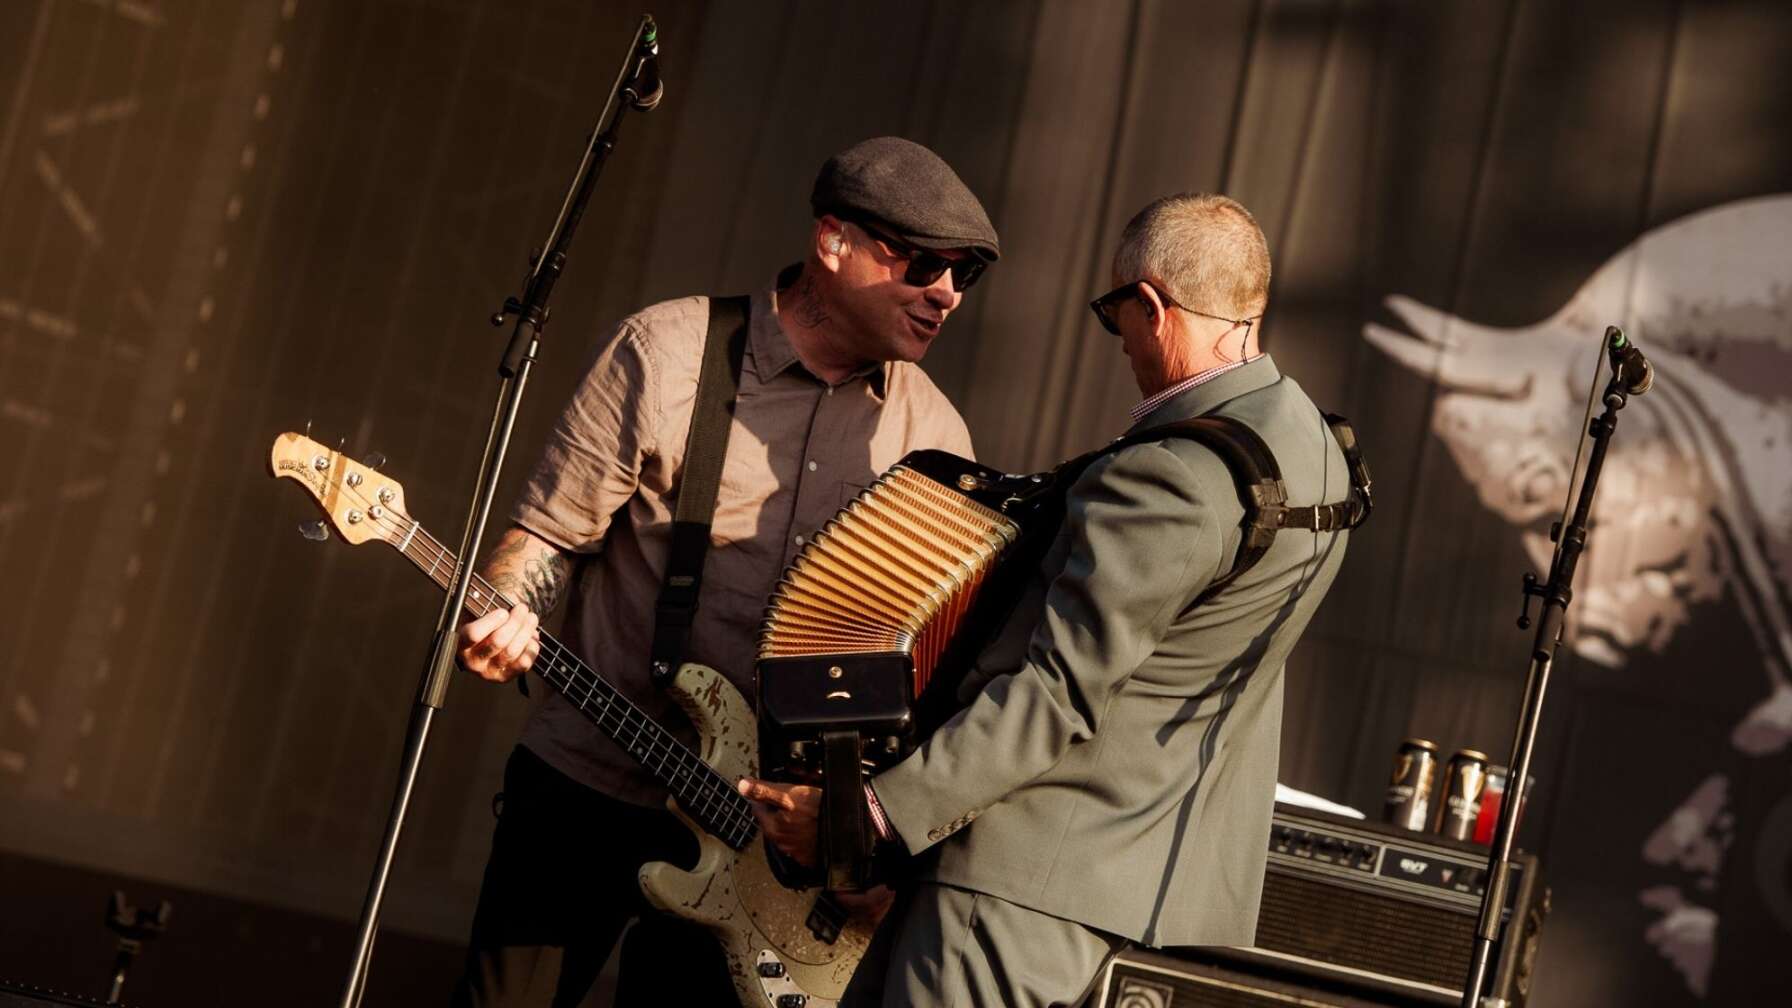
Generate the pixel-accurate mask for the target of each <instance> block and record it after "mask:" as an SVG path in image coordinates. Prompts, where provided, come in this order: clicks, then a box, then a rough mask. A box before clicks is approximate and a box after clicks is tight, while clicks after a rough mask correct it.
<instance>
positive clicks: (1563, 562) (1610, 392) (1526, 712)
mask: <svg viewBox="0 0 1792 1008" xmlns="http://www.w3.org/2000/svg"><path fill="white" fill-rule="evenodd" d="M1614 331H1615V327H1614V329H1610V330H1607V334H1608V338H1610V334H1611V333H1612V332H1614ZM1622 339H1623V336H1622V334H1621V333H1620V334H1619V335H1618V336H1617V337H1616V341H1615V342H1617V343H1618V345H1625V344H1623V343H1622V342H1621V341H1622ZM1639 360H1640V358H1639ZM1614 364H1616V362H1615V361H1614ZM1629 371H1630V366H1628V364H1626V365H1623V366H1614V367H1613V369H1612V378H1611V381H1610V382H1609V383H1607V384H1606V386H1605V392H1604V395H1603V399H1604V403H1605V412H1603V413H1601V414H1600V415H1599V416H1598V417H1596V418H1595V419H1594V420H1593V422H1592V423H1591V424H1590V425H1589V426H1588V431H1587V433H1588V435H1589V436H1590V437H1591V438H1592V439H1593V449H1592V451H1591V452H1590V453H1589V454H1588V456H1587V472H1586V475H1585V476H1584V477H1582V479H1581V484H1580V496H1579V498H1578V499H1577V501H1576V503H1575V506H1574V516H1573V518H1571V519H1569V521H1568V523H1567V524H1566V525H1565V526H1564V525H1558V526H1557V527H1556V528H1555V529H1554V530H1553V531H1554V532H1555V535H1556V540H1557V543H1558V548H1557V550H1556V555H1555V560H1554V562H1553V563H1552V564H1551V565H1550V572H1549V581H1548V582H1547V583H1544V584H1538V582H1537V575H1535V574H1532V573H1529V572H1528V571H1527V572H1526V573H1525V575H1524V605H1523V608H1522V609H1521V611H1520V614H1519V617H1518V627H1519V629H1521V630H1523V629H1527V628H1529V627H1530V625H1531V617H1530V606H1531V598H1532V597H1536V598H1539V599H1542V607H1541V609H1540V611H1539V613H1538V621H1537V636H1536V639H1535V642H1534V643H1533V644H1532V645H1531V667H1530V673H1529V675H1528V676H1527V677H1526V679H1525V685H1524V702H1523V705H1522V706H1521V707H1520V708H1519V715H1518V730H1517V733H1516V735H1515V736H1514V738H1513V740H1512V761H1511V763H1510V764H1508V767H1509V769H1508V770H1507V774H1506V792H1505V796H1504V797H1503V798H1502V799H1501V802H1500V815H1499V821H1498V825H1497V826H1496V827H1495V828H1494V832H1493V851H1492V855H1491V860H1490V861H1489V863H1488V872H1487V887H1486V888H1485V889H1484V890H1483V891H1482V893H1481V919H1480V924H1479V926H1478V927H1477V928H1476V930H1475V942H1474V954H1473V958H1472V959H1471V960H1470V966H1469V975H1468V984H1467V986H1465V987H1463V989H1462V1003H1461V1008H1477V1006H1478V1005H1479V1004H1480V999H1481V988H1482V986H1483V985H1484V984H1485V983H1486V980H1487V970H1488V965H1489V963H1490V961H1491V959H1492V955H1493V943H1494V941H1495V940H1496V939H1497V938H1498V937H1499V934H1500V923H1501V921H1500V918H1501V917H1502V916H1503V915H1504V914H1505V910H1506V890H1507V888H1508V887H1509V886H1510V884H1511V877H1512V864H1511V858H1512V835H1513V834H1514V833H1515V832H1517V826H1518V813H1519V810H1520V809H1521V808H1522V807H1523V805H1524V799H1525V791H1526V790H1527V788H1526V781H1527V780H1528V779H1529V777H1530V771H1531V752H1532V750H1533V749H1534V748H1535V746H1536V742H1537V725H1538V722H1539V721H1540V720H1541V718H1542V715H1543V693H1544V690H1545V689H1547V688H1548V686H1549V670H1550V666H1551V665H1553V664H1554V663H1555V654H1556V648H1557V647H1558V646H1560V644H1561V635H1562V625H1563V621H1564V618H1565V617H1566V615H1567V612H1568V603H1569V601H1570V600H1571V599H1572V598H1573V596H1574V572H1575V568H1576V567H1577V566H1578V565H1579V563H1580V555H1581V553H1582V551H1583V550H1585V548H1586V544H1587V520H1588V516H1589V515H1590V514H1591V513H1592V510H1593V493H1594V491H1595V489H1596V488H1597V486H1598V483H1599V471H1600V469H1601V468H1603V467H1604V465H1605V452H1606V449H1607V448H1608V447H1609V446H1610V444H1611V438H1612V435H1613V434H1614V433H1616V432H1617V429H1618V411H1619V410H1621V409H1623V408H1624V405H1625V403H1626V402H1628V401H1629V397H1630V396H1631V395H1640V394H1641V393H1642V392H1643V391H1645V390H1647V388H1648V381H1649V378H1648V373H1647V372H1646V371H1644V372H1643V373H1641V374H1639V375H1636V376H1631V375H1628V374H1627V372H1629ZM1505 1004H1506V1002H1505V1001H1503V1000H1493V999H1489V1000H1488V1002H1487V1005H1488V1008H1504V1006H1505Z"/></svg>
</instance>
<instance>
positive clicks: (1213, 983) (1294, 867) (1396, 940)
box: [1102, 805, 1549, 1008]
mask: <svg viewBox="0 0 1792 1008" xmlns="http://www.w3.org/2000/svg"><path fill="white" fill-rule="evenodd" d="M1269 844H1270V850H1269V864H1268V868H1267V871H1266V873H1265V876H1264V879H1263V903H1262V909H1261V911H1260V912H1259V914H1258V919H1257V937H1256V942H1255V943H1254V945H1252V946H1251V947H1249V948H1200V949H1169V950H1165V952H1164V953H1163V954H1151V953H1145V952H1137V953H1128V954H1127V955H1126V956H1123V957H1120V958H1119V959H1117V960H1116V963H1115V966H1114V967H1113V969H1114V971H1117V975H1118V977H1119V978H1118V979H1112V982H1110V983H1108V984H1107V985H1106V988H1105V989H1106V990H1107V991H1108V993H1107V994H1106V995H1104V997H1106V998H1107V1000H1104V1001H1102V1004H1104V1005H1109V1004H1112V1005H1119V1004H1127V1005H1128V1006H1129V1008H1151V1006H1154V1005H1156V1004H1158V1003H1160V1002H1155V1001H1152V1000H1150V999H1149V998H1145V999H1144V1000H1138V1001H1136V1002H1128V1001H1122V1000H1116V999H1118V998H1119V997H1120V987H1121V986H1123V985H1124V986H1127V987H1128V989H1134V990H1138V991H1147V990H1150V989H1151V987H1150V984H1151V983H1154V982H1156V983H1159V984H1160V986H1161V985H1163V984H1165V983H1167V982H1168V981H1166V980H1163V979H1162V977H1163V976H1165V975H1167V973H1166V971H1170V972H1174V971H1176V970H1186V971H1189V972H1187V974H1186V977H1185V979H1186V980H1187V983H1188V984H1190V985H1193V986H1190V987H1188V989H1187V991H1186V992H1185V993H1183V994H1181V995H1180V997H1181V999H1180V1000H1177V999H1175V998H1174V997H1172V999H1171V1000H1167V1001H1163V1002H1161V1003H1162V1004H1164V1005H1172V1004H1173V1005H1178V1006H1181V1005H1235V1004H1236V1005H1258V1004H1264V1005H1271V1004H1275V1005H1333V1004H1337V1005H1355V1004H1375V1005H1390V1004H1391V1005H1431V1004H1435V1005H1457V1004H1460V1003H1461V1000H1462V994H1461V991H1462V984H1463V981H1464V980H1466V979H1467V978H1468V970H1469V960H1470V957H1471V955H1472V952H1473V946H1474V936H1475V926H1476V924H1477V923H1478V921H1479V919H1480V906H1481V894H1482V892H1483V891H1484V890H1485V889H1486V881H1487V861H1488V852H1487V848H1485V847H1481V846H1478V845H1475V844H1468V843H1460V842H1457V841H1453V840H1447V839H1445V838H1443V837H1439V836H1434V835H1428V834H1423V833H1414V832H1411V831H1408V830H1403V829H1400V828H1398V827H1394V826H1384V825H1381V824H1378V823H1369V822H1364V821H1363V820H1360V819H1348V818H1344V817H1342V816H1333V815H1328V814H1324V813H1315V812H1310V811H1307V810H1304V809H1296V808H1293V807H1291V806H1286V805H1278V806H1276V814H1275V819H1274V823H1273V825H1272V828H1271V832H1270V840H1269ZM1513 864H1514V866H1515V868H1516V871H1515V872H1514V875H1513V878H1512V884H1511V886H1510V888H1509V889H1508V890H1507V892H1508V896H1507V900H1506V909H1505V912H1504V920H1505V924H1504V927H1503V928H1502V931H1501V935H1500V940H1499V942H1498V943H1496V944H1495V946H1494V950H1493V955H1494V959H1493V970H1492V971H1491V976H1490V977H1489V979H1488V986H1487V989H1486V990H1485V991H1483V992H1482V1000H1483V1004H1485V1005H1487V1006H1489V1008H1521V1006H1522V1005H1523V1004H1524V1003H1525V1001H1526V999H1527V997H1528V995H1529V992H1530V979H1531V965H1532V962H1533V961H1534V959H1535V956H1536V949H1537V942H1538V940H1539V930H1540V928H1541V927H1542V921H1543V918H1544V916H1546V915H1547V913H1548V910H1549V891H1548V889H1547V888H1546V887H1545V886H1544V885H1543V883H1542V878H1541V871H1540V868H1539V866H1538V863H1537V859H1536V858H1535V857H1533V856H1531V855H1528V854H1517V855H1514V857H1513ZM1196 966H1199V967H1201V970H1202V971H1205V972H1196V971H1194V967H1196ZM1153 971H1155V972H1156V973H1157V974H1158V975H1159V977H1160V979H1159V980H1157V981H1153V980H1151V979H1150V978H1149V977H1148V976H1147V974H1149V973H1152V972H1153ZM1221 974H1223V976H1224V982H1222V980H1221V979H1217V978H1216V977H1219V976H1220V975H1221ZM1179 975H1181V974H1179ZM1122 980H1124V984H1122V982H1121V981H1122ZM1178 982H1181V981H1178ZM1246 983H1254V984H1258V985H1260V987H1261V989H1259V988H1252V991H1251V993H1250V995H1249V997H1248V998H1247V997H1246V995H1245V994H1244V993H1243V992H1242V991H1241V990H1240V989H1239V985H1240V984H1246ZM1228 985H1229V986H1228ZM1172 987H1174V985H1173V984H1172V985H1170V987H1166V988H1165V989H1166V990H1170V989H1171V988H1172ZM1272 987H1279V988H1280V989H1279V991H1272V990H1271V988H1272ZM1176 989H1178V990H1180V989H1181V988H1176ZM1197 989H1199V990H1200V991H1201V993H1200V995H1199V998H1206V1000H1201V999H1199V998H1197V996H1196V994H1195V993H1194V991H1196V990H1197ZM1221 991H1229V992H1230V993H1228V994H1225V995H1224V997H1230V998H1232V1000H1225V999H1224V998H1223V997H1222V995H1221V994H1220V993H1219V992H1221ZM1291 991H1300V992H1303V993H1300V994H1299V995H1298V996H1299V997H1305V998H1307V999H1308V1000H1298V999H1296V1000H1288V998H1290V997H1295V996H1296V995H1295V994H1293V993H1290V992H1291ZM1322 991H1330V992H1332V993H1329V994H1324V995H1323V996H1324V997H1332V998H1334V999H1337V998H1344V999H1343V1000H1315V999H1316V998H1320V997H1321V996H1322V994H1321V992H1322ZM1346 994H1348V995H1350V997H1354V998H1358V999H1361V1000H1355V1001H1353V1000H1349V999H1348V998H1346V997H1345V995H1346ZM1166 996H1169V995H1166ZM1141 997H1144V995H1141ZM1241 998H1244V999H1243V1000H1240V999H1241ZM1251 998H1255V1000H1252V999H1251ZM1277 998H1281V1000H1277Z"/></svg>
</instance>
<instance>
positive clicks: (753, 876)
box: [640, 664, 876, 1008]
mask: <svg viewBox="0 0 1792 1008" xmlns="http://www.w3.org/2000/svg"><path fill="white" fill-rule="evenodd" d="M670 690H671V693H672V696H673V698H674V699H676V700H677V701H678V704H679V706H680V707H682V708H683V709H684V712H685V714H686V716H688V717H689V718H690V719H691V723H692V724H694V725H696V727H697V732H698V735H699V736H700V738H701V748H700V751H699V755H700V756H701V757H702V758H703V761H704V762H705V763H708V764H709V765H710V766H711V767H713V768H714V769H715V770H716V772H717V773H719V774H721V775H722V776H724V777H726V778H728V779H730V780H734V779H738V778H740V777H743V776H756V775H757V774H758V770H759V765H758V764H759V729H758V724H757V722H756V721H755V720H754V717H753V712H752V711H751V710H750V709H749V708H748V707H747V702H746V699H745V698H744V697H742V696H741V695H740V691H739V690H737V689H735V688H734V685H733V684H732V683H730V682H728V680H727V679H725V678H723V677H722V675H721V674H720V673H718V672H716V671H715V670H714V669H709V668H705V667H704V666H701V665H691V664H687V665H684V666H682V667H681V668H679V670H678V674H677V676H676V677H675V678H674V679H673V682H672V685H671V687H670ZM669 804H670V806H671V809H672V812H673V813H674V814H675V815H677V816H678V818H679V819H680V820H682V821H683V822H684V824H685V825H686V826H688V827H690V829H691V832H692V833H694V834H696V836H697V845H698V854H697V863H696V865H695V866H694V867H693V868H692V869H691V870H689V871H685V870H684V869H682V868H679V867H677V866H675V865H671V864H668V863H666V862H664V861H655V862H651V863H649V864H646V865H643V866H642V867H641V872H640V881H641V891H642V892H643V893H645V894H646V896H647V900H648V902H650V903H652V904H653V905H654V906H655V907H658V908H659V909H660V910H663V911H665V912H667V913H670V914H673V915H675V916H678V917H682V918H685V919H687V920H691V921H695V922H696V923H698V924H701V925H703V926H704V927H706V928H708V929H709V930H710V931H711V932H712V933H713V934H714V935H715V936H716V939H717V940H718V941H720V942H721V944H722V949H723V951H724V953H725V955H726V956H727V959H728V972H729V975H730V976H732V977H733V979H734V988H735V992H736V993H737V994H739V996H740V999H741V1004H742V1005H746V1006H764V1008H778V998H779V997H780V996H783V995H788V994H796V995H803V996H805V997H806V1000H805V1001H804V1002H802V1003H803V1004H804V1005H805V1006H806V1008H822V1006H830V1005H833V1004H834V1002H835V1001H837V1000H838V999H839V997H840V995H841V993H842V992H843V991H845V989H846V982H847V981H848V980H849V979H851V978H852V973H853V970H854V968H856V967H857V966H858V964H859V959H860V957H861V956H863V955H864V953H865V946H866V944H867V943H868V942H869V941H870V940H871V933H872V931H873V930H874V929H875V926H876V925H875V923H874V922H867V921H860V920H854V919H848V920H847V921H846V922H845V923H844V924H843V925H841V927H840V933H839V936H838V937H837V938H836V939H835V940H834V941H833V942H832V943H828V942H824V941H822V940H821V939H820V938H818V937H817V936H816V935H815V934H814V933H813V932H812V931H811V930H810V928H809V926H808V924H807V923H806V922H807V921H808V919H809V913H810V908H811V907H812V906H813V905H814V903H815V899H816V897H817V896H819V895H820V894H821V889H820V887H813V888H808V889H800V890H799V889H788V888H786V887H785V886H784V885H783V883H781V882H779V881H778V880H777V878H776V877H775V876H774V875H773V874H772V867H771V863H770V862H769V861H767V859H766V853H765V843H764V841H763V840H762V839H761V838H759V837H754V838H753V840H752V841H751V842H750V843H748V844H747V845H746V847H745V848H744V849H742V850H738V851H736V850H733V849H732V848H730V847H729V846H728V845H727V844H725V843H723V842H722V841H720V840H718V839H716V838H715V837H714V836H712V835H710V834H709V833H707V832H705V831H704V830H703V829H702V828H701V827H699V826H698V825H697V824H696V823H695V822H693V821H692V820H691V819H690V817H688V816H686V815H685V813H684V811H683V810H682V809H680V808H679V807H678V803H677V802H671V803H669ZM767 964H776V965H775V966H774V965H767ZM762 967H763V969H762ZM768 972H769V973H773V974H775V975H773V976H766V975H765V974H766V973H768ZM787 1003H788V1002H787Z"/></svg>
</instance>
